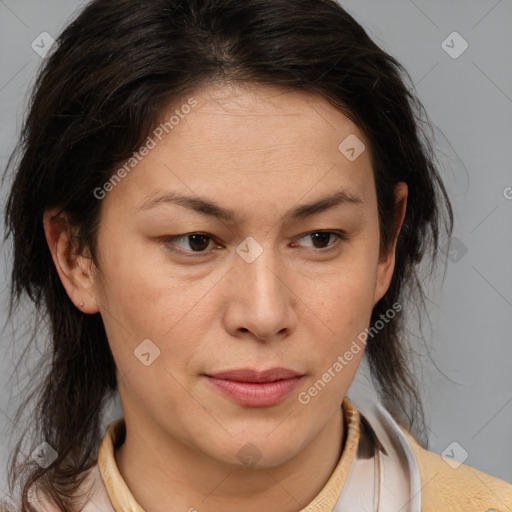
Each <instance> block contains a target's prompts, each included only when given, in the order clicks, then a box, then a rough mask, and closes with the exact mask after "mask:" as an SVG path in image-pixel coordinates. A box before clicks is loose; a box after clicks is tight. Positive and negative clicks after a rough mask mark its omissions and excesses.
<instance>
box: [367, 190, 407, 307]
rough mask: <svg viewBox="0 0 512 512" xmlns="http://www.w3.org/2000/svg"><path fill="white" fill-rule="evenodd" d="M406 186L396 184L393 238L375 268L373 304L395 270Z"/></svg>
mask: <svg viewBox="0 0 512 512" xmlns="http://www.w3.org/2000/svg"><path fill="white" fill-rule="evenodd" d="M407 192H408V188H407V184H406V183H404V182H400V183H398V184H397V186H396V188H395V205H396V215H395V229H394V237H393V241H392V243H391V244H390V247H389V250H388V252H387V254H386V255H385V257H384V258H382V260H381V261H380V262H379V264H378V268H377V283H376V286H375V295H374V303H375V304H377V302H378V301H379V300H380V299H381V298H382V297H383V296H384V294H385V293H386V292H387V290H388V288H389V285H390V283H391V278H392V277H393V271H394V269H395V250H396V244H397V241H398V235H399V234H400V230H401V228H402V225H403V222H404V218H405V212H406V209H407Z"/></svg>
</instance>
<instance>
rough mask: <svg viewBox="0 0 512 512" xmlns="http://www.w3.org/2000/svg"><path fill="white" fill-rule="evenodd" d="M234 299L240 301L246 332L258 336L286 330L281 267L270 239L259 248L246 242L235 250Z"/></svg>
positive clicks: (285, 296) (286, 300) (285, 291)
mask: <svg viewBox="0 0 512 512" xmlns="http://www.w3.org/2000/svg"><path fill="white" fill-rule="evenodd" d="M236 252H237V254H238V256H239V258H238V260H235V268H234V270H235V273H236V279H235V281H234V282H235V283H236V287H237V291H236V295H237V296H238V297H239V299H241V303H242V304H243V305H244V306H243V318H241V319H240V321H241V322H245V324H246V325H243V327H246V328H247V329H249V330H251V331H253V333H255V334H256V333H257V332H259V333H260V334H262V335H271V334H272V333H277V332H278V331H280V330H281V329H282V328H283V327H285V326H287V321H288V317H289V311H288V309H289V308H290V306H291V300H290V296H289V293H290V290H289V289H288V286H287V285H286V276H285V266H284V265H283V264H282V262H281V260H280V255H279V253H278V251H275V250H274V247H273V246H272V244H271V241H270V239H267V243H265V242H263V241H262V243H261V244H260V243H259V242H258V241H257V240H256V239H255V238H252V237H248V238H246V239H245V240H244V241H243V242H242V243H241V244H240V245H239V246H238V247H237V249H236Z"/></svg>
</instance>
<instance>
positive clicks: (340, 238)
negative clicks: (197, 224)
mask: <svg viewBox="0 0 512 512" xmlns="http://www.w3.org/2000/svg"><path fill="white" fill-rule="evenodd" d="M318 233H328V234H331V235H334V236H335V237H336V242H335V243H334V244H331V245H330V246H328V247H323V248H320V249H316V248H314V247H311V248H310V249H311V250H313V251H314V252H316V253H320V254H326V253H328V252H331V251H333V250H335V249H337V248H338V247H339V246H340V244H341V243H342V242H345V241H347V240H348V237H347V236H346V233H345V232H343V231H328V230H319V231H310V232H308V233H305V234H304V235H301V236H300V237H299V238H298V240H302V239H303V238H306V237H308V236H310V235H314V234H318ZM192 235H202V236H205V237H207V238H209V239H210V240H211V241H212V242H213V241H214V238H213V237H212V236H211V235H209V234H208V233H203V232H199V231H198V232H193V233H185V234H183V235H174V236H167V237H163V238H162V239H161V241H162V242H163V243H164V244H165V246H166V247H167V248H168V249H169V250H171V251H173V252H177V253H179V254H182V255H185V256H186V257H190V258H196V257H202V256H204V255H205V254H208V253H209V251H189V250H186V249H181V248H178V249H176V248H175V247H176V244H174V243H173V242H174V241H175V240H179V239H180V238H183V239H186V238H187V237H190V236H192Z"/></svg>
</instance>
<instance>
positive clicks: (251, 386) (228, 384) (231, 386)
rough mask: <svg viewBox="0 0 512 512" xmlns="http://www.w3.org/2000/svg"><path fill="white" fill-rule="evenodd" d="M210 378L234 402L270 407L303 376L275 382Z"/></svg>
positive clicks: (284, 396)
mask: <svg viewBox="0 0 512 512" xmlns="http://www.w3.org/2000/svg"><path fill="white" fill-rule="evenodd" d="M207 378H208V380H209V381H210V382H211V383H212V384H213V385H214V386H216V387H217V389H219V390H220V391H222V392H223V393H224V394H225V395H226V396H228V397H229V398H231V399H232V400H233V401H234V402H237V403H238V404H240V405H245V406H247V407H270V406H272V405H277V404H278V403H279V402H281V401H282V400H284V399H285V398H286V397H287V396H288V395H289V394H290V393H291V392H292V391H293V390H294V389H295V388H296V387H297V385H298V384H299V381H300V380H301V377H294V378H292V379H283V380H276V381H273V382H239V381H236V380H225V379H216V378H214V377H209V376H207Z"/></svg>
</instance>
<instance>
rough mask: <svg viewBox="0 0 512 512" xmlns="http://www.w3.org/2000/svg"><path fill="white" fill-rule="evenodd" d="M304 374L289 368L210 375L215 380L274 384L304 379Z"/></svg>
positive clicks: (239, 370)
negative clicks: (274, 382) (277, 381)
mask: <svg viewBox="0 0 512 512" xmlns="http://www.w3.org/2000/svg"><path fill="white" fill-rule="evenodd" d="M302 375H303V374H301V373H299V372H296V371H293V370H289V369H288V368H269V369H268V370H262V371H259V370H254V369H252V368H237V369H233V370H226V371H223V372H216V373H210V374H208V376H209V377H213V378H215V379H224V380H234V381H238V382H273V381H276V380H284V379H293V378H295V377H302Z"/></svg>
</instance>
